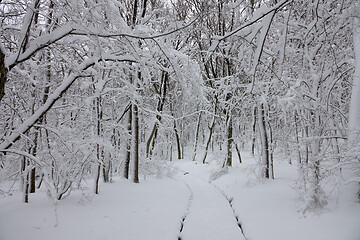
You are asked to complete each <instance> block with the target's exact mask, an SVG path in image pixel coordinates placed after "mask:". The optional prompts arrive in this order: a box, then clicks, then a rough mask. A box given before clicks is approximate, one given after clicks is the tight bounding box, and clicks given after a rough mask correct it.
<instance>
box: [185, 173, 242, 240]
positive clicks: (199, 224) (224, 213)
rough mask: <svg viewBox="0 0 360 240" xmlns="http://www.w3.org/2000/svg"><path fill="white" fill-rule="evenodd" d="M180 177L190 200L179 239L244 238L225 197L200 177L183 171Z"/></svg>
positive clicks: (217, 239) (214, 239)
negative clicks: (188, 192)
mask: <svg viewBox="0 0 360 240" xmlns="http://www.w3.org/2000/svg"><path fill="white" fill-rule="evenodd" d="M183 178H184V181H185V182H186V184H187V185H188V187H189V188H190V189H191V191H192V199H191V204H190V207H189V209H188V213H187V216H186V218H185V220H184V223H183V224H184V225H183V229H182V231H181V234H180V238H179V239H181V240H198V239H206V240H212V239H213V240H219V239H222V240H232V239H234V240H235V239H236V240H241V239H244V240H245V238H244V236H243V234H242V233H241V229H240V228H239V227H238V225H237V222H236V219H235V216H234V214H233V210H232V208H231V207H230V205H229V202H228V200H227V199H226V198H225V196H224V195H223V194H222V193H221V192H220V191H219V190H218V189H217V188H216V187H215V186H214V185H212V184H210V183H208V182H207V181H205V180H204V179H202V178H201V177H200V176H196V175H193V174H186V175H184V177H183Z"/></svg>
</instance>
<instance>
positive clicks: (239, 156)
mask: <svg viewBox="0 0 360 240" xmlns="http://www.w3.org/2000/svg"><path fill="white" fill-rule="evenodd" d="M235 149H236V152H237V155H238V158H239V162H240V163H242V159H241V155H240V150H239V147H238V145H237V144H235Z"/></svg>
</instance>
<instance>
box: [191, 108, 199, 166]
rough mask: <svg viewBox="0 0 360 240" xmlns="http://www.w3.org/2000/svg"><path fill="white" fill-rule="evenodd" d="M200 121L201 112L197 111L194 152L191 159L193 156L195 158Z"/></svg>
mask: <svg viewBox="0 0 360 240" xmlns="http://www.w3.org/2000/svg"><path fill="white" fill-rule="evenodd" d="M200 122H201V112H200V113H199V117H198V121H197V125H196V133H195V141H194V152H193V157H192V160H193V161H195V158H196V151H197V146H198V142H199V132H200Z"/></svg>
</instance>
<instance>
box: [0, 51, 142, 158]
mask: <svg viewBox="0 0 360 240" xmlns="http://www.w3.org/2000/svg"><path fill="white" fill-rule="evenodd" d="M98 61H118V62H121V61H129V62H135V61H136V60H135V59H134V58H133V57H131V56H116V55H111V54H104V55H103V56H101V57H100V58H98V57H92V58H88V59H86V60H84V61H83V62H82V63H81V64H80V65H79V66H78V71H76V72H74V73H71V74H70V75H69V76H67V77H66V78H65V79H64V80H63V82H62V83H61V85H60V86H59V87H57V88H56V89H55V90H54V92H53V93H52V94H51V95H50V96H49V97H48V99H47V100H46V102H45V103H44V105H42V106H41V107H40V108H39V109H37V110H36V111H35V113H34V114H33V115H31V116H30V117H29V118H28V119H27V120H25V121H24V122H23V123H22V124H21V125H20V126H19V127H17V128H16V129H15V130H14V131H13V132H12V133H11V135H10V136H9V137H8V138H6V140H5V141H3V142H2V143H1V144H0V149H8V148H9V147H11V146H12V145H13V144H14V143H15V142H16V141H17V140H19V139H20V136H21V135H22V134H24V133H25V132H27V131H28V130H29V129H30V128H31V127H32V126H33V125H34V124H35V123H36V122H37V121H38V119H40V118H41V117H42V116H43V115H44V114H46V113H47V112H48V111H49V110H50V109H51V107H52V106H53V105H54V104H55V103H56V101H57V100H59V99H60V98H61V97H62V95H63V94H64V93H65V92H66V91H67V90H68V89H69V88H70V86H71V85H72V84H73V83H74V82H75V80H76V79H78V78H80V77H82V76H83V71H84V70H86V69H88V68H89V67H91V66H93V65H94V64H96V63H97V62H98ZM1 151H3V150H0V152H1Z"/></svg>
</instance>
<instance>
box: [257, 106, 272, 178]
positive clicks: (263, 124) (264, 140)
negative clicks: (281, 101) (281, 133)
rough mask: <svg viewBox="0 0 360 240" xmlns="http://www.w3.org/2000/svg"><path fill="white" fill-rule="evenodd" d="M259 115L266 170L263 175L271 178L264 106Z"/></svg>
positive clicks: (262, 152)
mask: <svg viewBox="0 0 360 240" xmlns="http://www.w3.org/2000/svg"><path fill="white" fill-rule="evenodd" d="M258 115H259V130H260V139H261V160H262V165H263V168H264V172H263V175H264V177H265V178H267V179H268V178H269V177H270V174H269V142H268V136H267V133H266V122H265V109H264V104H263V103H261V104H260V108H259V110H258Z"/></svg>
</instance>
